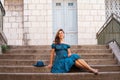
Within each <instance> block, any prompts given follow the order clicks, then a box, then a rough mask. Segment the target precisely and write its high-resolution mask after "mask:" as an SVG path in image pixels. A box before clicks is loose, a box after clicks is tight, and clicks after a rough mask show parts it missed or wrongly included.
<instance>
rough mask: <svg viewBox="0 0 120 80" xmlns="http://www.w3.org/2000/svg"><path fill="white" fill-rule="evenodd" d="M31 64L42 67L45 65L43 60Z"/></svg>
mask: <svg viewBox="0 0 120 80" xmlns="http://www.w3.org/2000/svg"><path fill="white" fill-rule="evenodd" d="M33 66H36V67H43V66H45V64H44V62H43V61H37V63H36V64H33Z"/></svg>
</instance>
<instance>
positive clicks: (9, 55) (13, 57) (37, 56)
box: [0, 54, 114, 60]
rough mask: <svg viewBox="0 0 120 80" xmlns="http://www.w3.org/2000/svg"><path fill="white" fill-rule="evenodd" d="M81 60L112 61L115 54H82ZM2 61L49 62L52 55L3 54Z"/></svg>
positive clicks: (0, 56) (0, 57)
mask: <svg viewBox="0 0 120 80" xmlns="http://www.w3.org/2000/svg"><path fill="white" fill-rule="evenodd" d="M79 55H80V54H79ZM80 56H81V58H83V59H112V58H113V57H114V56H113V54H105V55H104V54H99V55H97V54H95V55H94V54H93V55H89V54H87V55H86V54H81V55H80ZM0 59H26V60H28V59H41V60H46V59H47V60H48V59H50V54H28V55H25V54H17V55H12V54H3V55H0Z"/></svg>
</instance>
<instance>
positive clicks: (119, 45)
mask: <svg viewBox="0 0 120 80" xmlns="http://www.w3.org/2000/svg"><path fill="white" fill-rule="evenodd" d="M110 42H116V44H117V46H118V47H119V49H120V45H119V43H118V42H117V41H116V40H115V39H113V40H111V41H109V42H107V43H106V44H109V43H110Z"/></svg>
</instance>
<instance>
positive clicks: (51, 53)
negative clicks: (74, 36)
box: [50, 49, 55, 65]
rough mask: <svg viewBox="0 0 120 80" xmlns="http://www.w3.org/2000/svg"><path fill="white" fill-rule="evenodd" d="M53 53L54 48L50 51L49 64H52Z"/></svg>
mask: <svg viewBox="0 0 120 80" xmlns="http://www.w3.org/2000/svg"><path fill="white" fill-rule="evenodd" d="M54 53H55V49H52V50H51V52H50V64H51V65H52V64H53V59H54Z"/></svg>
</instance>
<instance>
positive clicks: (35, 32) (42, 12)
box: [4, 0, 105, 45]
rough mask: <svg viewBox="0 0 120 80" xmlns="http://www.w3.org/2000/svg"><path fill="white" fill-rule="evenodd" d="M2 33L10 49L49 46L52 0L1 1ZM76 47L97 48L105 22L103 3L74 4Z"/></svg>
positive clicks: (86, 0) (80, 0)
mask: <svg viewBox="0 0 120 80" xmlns="http://www.w3.org/2000/svg"><path fill="white" fill-rule="evenodd" d="M4 3H5V4H4V6H5V10H6V16H5V18H4V32H5V34H6V36H7V39H8V44H9V45H48V44H51V43H52V33H53V31H52V30H53V29H52V27H53V25H52V15H53V14H52V0H4ZM77 7H78V8H77V9H78V10H77V15H78V44H79V45H82V44H86V45H87V44H97V40H96V33H97V31H98V30H99V28H100V27H101V26H102V25H103V23H104V22H105V2H104V0H77Z"/></svg>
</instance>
